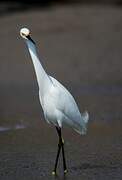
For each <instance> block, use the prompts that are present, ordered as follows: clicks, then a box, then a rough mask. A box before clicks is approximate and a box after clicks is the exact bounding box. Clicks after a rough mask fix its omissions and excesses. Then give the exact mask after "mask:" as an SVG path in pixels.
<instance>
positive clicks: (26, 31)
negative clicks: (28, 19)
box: [20, 28, 30, 39]
mask: <svg viewBox="0 0 122 180" xmlns="http://www.w3.org/2000/svg"><path fill="white" fill-rule="evenodd" d="M29 35H30V30H29V29H27V28H22V29H21V30H20V36H21V37H22V38H24V39H28V38H27V37H28V36H29Z"/></svg>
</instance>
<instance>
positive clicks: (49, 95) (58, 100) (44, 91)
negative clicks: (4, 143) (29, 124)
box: [20, 28, 89, 175]
mask: <svg viewBox="0 0 122 180" xmlns="http://www.w3.org/2000/svg"><path fill="white" fill-rule="evenodd" d="M20 35H21V37H22V38H24V39H25V41H26V44H27V47H28V50H29V53H30V56H31V58H32V62H33V65H34V69H35V73H36V77H37V82H38V86H39V100H40V104H41V106H42V109H43V112H44V117H45V120H46V121H47V122H48V123H50V124H53V125H54V126H55V127H56V130H57V133H58V136H59V144H58V151H57V156H56V160H55V166H54V170H53V172H52V174H53V175H56V170H57V164H58V159H59V155H60V151H61V149H62V157H63V168H64V174H65V173H67V167H66V160H65V153H64V141H63V138H62V132H61V128H62V125H64V124H67V125H69V126H70V127H72V128H73V129H74V130H75V131H76V132H78V133H79V134H81V135H83V134H86V130H87V123H88V120H89V115H88V113H87V111H86V112H84V113H82V114H81V113H80V111H79V109H78V106H77V104H76V102H75V100H74V98H73V96H72V95H71V94H70V93H69V91H68V90H67V89H66V88H65V87H64V86H63V85H62V84H61V83H60V82H58V81H57V80H56V79H55V78H53V77H51V76H49V75H48V74H47V73H46V71H45V70H44V68H43V66H42V64H41V62H40V59H39V57H38V54H37V50H36V44H35V42H34V41H33V40H32V38H31V36H30V30H29V29H27V28H22V29H21V30H20Z"/></svg>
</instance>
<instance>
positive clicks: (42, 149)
mask: <svg viewBox="0 0 122 180" xmlns="http://www.w3.org/2000/svg"><path fill="white" fill-rule="evenodd" d="M23 26H26V27H29V28H30V29H31V30H32V36H33V38H34V39H35V41H36V42H37V45H38V49H39V54H41V56H42V57H43V59H44V60H43V64H44V66H45V67H46V70H47V72H49V74H50V75H52V76H54V77H56V78H57V79H58V80H59V81H61V82H62V83H63V84H64V85H65V86H66V87H67V88H68V89H69V90H70V91H71V93H72V94H73V95H74V96H75V99H76V100H77V103H78V105H79V107H80V109H81V111H84V110H85V109H87V110H88V111H89V113H90V123H89V128H88V134H87V135H86V136H83V137H80V136H79V135H78V134H76V133H75V132H74V131H72V130H71V129H69V128H64V129H63V135H64V139H65V149H66V154H67V165H68V170H69V173H68V174H67V176H66V177H64V176H63V174H62V164H61V163H62V162H61V161H60V165H59V176H58V177H57V179H67V180H68V179H70V180H73V179H78V180H81V179H90V180H91V179H100V180H103V179H105V180H108V179H115V180H116V179H117V180H119V179H122V143H121V142H122V126H121V125H122V122H121V119H122V113H121V109H122V105H121V102H122V84H121V82H122V76H121V74H122V73H121V71H122V70H121V60H122V51H121V49H122V10H121V8H119V7H118V8H117V7H116V8H115V7H111V6H95V5H94V6H88V5H87V6H85V5H74V6H66V7H65V6H54V7H50V8H49V9H45V10H39V9H38V10H31V11H25V12H19V13H16V14H11V15H8V16H7V15H6V16H2V17H0V27H1V28H0V39H1V44H2V46H1V48H0V59H1V60H0V99H1V104H0V127H3V128H4V131H3V130H1V132H0V180H6V179H9V180H10V179H14V180H16V179H17V180H19V179H23V180H24V179H26V180H27V179H29V180H31V179H34V180H35V179H54V177H52V176H51V171H52V168H53V165H54V160H55V155H56V148H57V145H56V144H57V134H56V131H55V129H54V127H51V126H50V125H48V124H47V123H46V122H45V121H44V117H43V114H42V110H41V108H40V104H39V100H38V86H37V82H36V78H35V73H34V70H33V66H32V62H31V60H30V57H29V55H28V52H27V49H26V46H25V44H24V42H23V41H22V40H21V38H20V37H19V29H20V28H21V27H23ZM16 125H19V126H16ZM6 127H8V129H6ZM9 127H10V128H9ZM16 127H18V128H16ZM19 127H23V128H19Z"/></svg>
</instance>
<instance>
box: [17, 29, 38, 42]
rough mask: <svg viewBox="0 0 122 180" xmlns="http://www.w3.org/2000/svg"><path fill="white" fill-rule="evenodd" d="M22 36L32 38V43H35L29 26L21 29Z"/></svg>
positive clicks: (27, 38)
mask: <svg viewBox="0 0 122 180" xmlns="http://www.w3.org/2000/svg"><path fill="white" fill-rule="evenodd" d="M20 36H21V37H22V38H24V39H26V40H30V41H31V42H32V43H34V44H35V42H34V41H33V40H32V39H31V37H30V30H29V29H27V28H22V29H21V30H20Z"/></svg>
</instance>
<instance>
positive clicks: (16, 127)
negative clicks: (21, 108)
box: [0, 124, 27, 132]
mask: <svg viewBox="0 0 122 180" xmlns="http://www.w3.org/2000/svg"><path fill="white" fill-rule="evenodd" d="M25 128H27V126H26V125H24V124H16V125H14V126H0V132H5V131H10V130H17V129H25Z"/></svg>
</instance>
